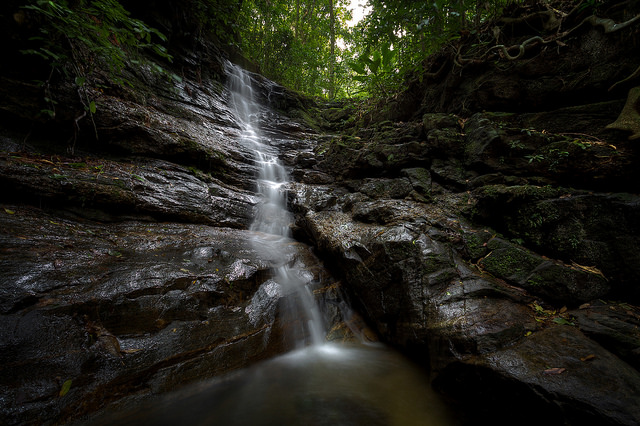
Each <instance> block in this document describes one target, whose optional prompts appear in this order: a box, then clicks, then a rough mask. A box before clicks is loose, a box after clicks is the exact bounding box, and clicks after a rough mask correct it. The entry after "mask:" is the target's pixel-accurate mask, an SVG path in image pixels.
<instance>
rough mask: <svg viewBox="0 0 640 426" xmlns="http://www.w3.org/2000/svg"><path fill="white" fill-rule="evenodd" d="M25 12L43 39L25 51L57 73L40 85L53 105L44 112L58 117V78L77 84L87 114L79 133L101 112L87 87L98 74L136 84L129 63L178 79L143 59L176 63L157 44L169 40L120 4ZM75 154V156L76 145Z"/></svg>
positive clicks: (33, 6) (60, 1) (40, 5)
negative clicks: (128, 75)
mask: <svg viewBox="0 0 640 426" xmlns="http://www.w3.org/2000/svg"><path fill="white" fill-rule="evenodd" d="M24 9H26V10H27V11H29V12H30V13H31V14H32V15H33V16H34V17H35V19H37V20H38V21H39V34H38V35H35V36H34V37H32V38H31V39H30V41H31V42H32V43H33V47H32V48H30V49H25V50H23V51H22V52H23V53H24V54H29V55H36V56H39V57H41V58H42V59H43V60H44V61H46V62H47V63H48V65H49V66H50V68H51V71H50V73H49V76H48V78H47V79H46V80H44V81H41V82H40V84H41V85H42V87H43V89H44V100H45V102H46V103H47V105H48V107H47V108H45V109H43V110H42V113H44V114H46V115H49V116H50V117H51V118H55V115H56V105H57V102H56V100H55V97H54V95H53V93H52V90H51V79H52V77H54V75H61V76H62V78H63V79H66V80H68V81H71V82H73V83H74V84H75V86H76V89H77V91H78V95H79V98H80V101H81V102H82V104H83V105H84V109H85V113H84V114H83V115H82V116H80V117H78V118H76V128H78V126H77V122H78V120H80V119H82V118H83V117H84V116H86V115H87V114H88V115H89V116H90V117H91V119H92V121H93V115H94V114H95V113H96V112H97V110H98V106H97V104H96V102H95V100H92V99H90V95H89V90H88V87H87V86H88V82H89V81H91V80H92V79H93V77H94V75H95V73H96V71H98V70H106V71H107V76H108V77H109V78H110V79H111V80H112V81H114V82H115V83H117V84H120V85H131V83H130V82H129V81H127V80H126V79H125V78H124V77H123V76H122V71H123V69H124V68H125V66H126V64H127V62H130V63H132V64H134V65H138V66H143V65H145V66H148V67H149V69H150V70H151V71H152V72H156V73H160V74H165V75H167V76H168V77H170V78H172V79H177V78H178V77H177V76H175V75H173V74H169V73H167V72H166V71H165V70H164V69H163V68H162V67H160V66H159V65H158V64H156V63H155V62H152V61H149V60H145V59H143V57H142V52H145V51H146V52H153V53H154V54H155V55H157V56H159V57H161V58H164V59H166V60H171V56H170V55H169V54H168V52H167V50H166V48H165V47H164V46H163V45H161V44H160V43H158V42H156V40H159V41H160V42H164V41H166V37H165V36H164V35H163V34H162V33H160V32H159V31H158V30H156V29H154V28H151V27H149V26H147V25H146V24H145V23H144V22H142V21H140V20H138V19H134V18H131V17H130V16H129V12H127V11H126V10H125V9H124V8H123V7H122V5H121V4H120V3H119V2H118V1H117V0H80V1H74V2H71V1H67V0H55V1H54V0H32V1H31V2H30V3H29V4H27V5H25V6H24ZM94 130H95V125H94ZM76 136H77V135H75V136H74V138H73V143H75V137H76ZM96 137H97V132H96ZM70 150H71V151H73V144H72V145H71V146H70Z"/></svg>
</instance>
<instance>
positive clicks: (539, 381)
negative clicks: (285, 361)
mask: <svg viewBox="0 0 640 426" xmlns="http://www.w3.org/2000/svg"><path fill="white" fill-rule="evenodd" d="M526 12H527V13H525V14H524V18H523V17H522V15H518V18H513V17H511V18H509V17H506V18H505V20H503V21H502V22H501V23H499V24H497V26H498V27H499V28H500V31H501V33H500V39H499V41H500V43H501V45H502V46H503V47H504V49H493V50H490V51H489V50H487V51H474V50H473V49H478V47H477V46H478V44H477V43H474V42H473V40H469V41H468V42H464V41H463V42H461V44H460V45H459V46H458V47H457V48H456V49H454V50H453V51H449V52H447V51H443V53H442V54H441V55H436V56H434V57H433V58H430V59H429V60H430V61H433V69H432V70H431V72H430V73H428V74H427V75H424V76H422V77H423V78H421V79H418V78H416V79H415V80H414V81H411V82H410V83H409V87H408V89H407V91H406V92H405V93H402V94H400V95H398V96H397V97H396V98H394V99H393V100H390V101H388V102H387V103H386V105H384V106H381V107H378V108H374V109H372V110H369V111H368V112H366V113H364V114H362V115H361V116H357V114H360V113H361V112H360V111H358V110H356V109H355V108H353V107H352V106H350V105H348V103H347V104H346V105H344V104H343V105H338V104H332V105H320V104H315V103H314V102H312V101H311V100H308V99H304V98H302V97H300V96H298V95H296V94H293V93H291V92H289V91H287V90H286V89H284V88H282V87H280V86H278V85H275V84H274V83H272V82H269V81H266V80H265V79H263V78H261V77H260V76H259V75H253V76H252V78H253V84H254V87H255V88H256V91H257V92H258V95H259V97H260V99H261V100H262V102H263V105H264V110H263V111H261V113H260V114H259V117H258V118H257V119H258V120H259V122H260V126H261V128H262V129H263V131H264V132H265V134H266V135H268V137H269V138H270V140H271V144H272V146H273V147H275V148H277V149H278V150H279V152H280V158H281V159H282V161H283V162H284V163H285V164H286V165H287V166H288V167H289V168H290V170H291V176H292V178H293V181H292V182H291V183H290V184H289V185H288V188H287V193H288V198H289V205H290V208H291V210H292V211H293V212H294V213H295V215H296V224H295V229H294V236H295V237H296V238H297V240H298V241H301V242H292V243H291V244H290V245H289V246H288V248H287V256H288V258H289V259H290V261H289V262H290V263H291V264H299V265H305V266H304V267H305V268H306V269H308V270H309V271H311V274H310V276H309V280H310V281H313V282H315V283H317V284H318V290H317V291H316V294H317V296H318V299H319V300H320V303H321V304H322V305H323V306H324V307H325V311H326V312H327V313H328V317H329V318H330V320H329V322H330V324H329V328H332V331H331V332H330V338H332V339H356V338H357V337H358V336H357V335H358V334H359V337H360V338H361V339H362V340H365V341H366V340H372V339H377V338H378V337H376V335H377V336H379V338H380V339H381V340H382V341H384V342H385V343H387V344H389V345H391V346H394V347H396V348H399V349H401V350H402V351H403V352H405V353H406V354H408V355H410V356H411V357H412V358H413V359H414V360H415V361H417V362H418V363H420V364H421V365H423V366H424V367H426V368H428V369H429V370H430V373H431V378H432V382H433V386H434V387H435V388H436V389H438V390H439V391H440V392H441V393H442V394H443V395H445V396H447V397H448V398H450V399H451V401H452V403H453V404H458V405H459V407H460V408H461V410H460V411H462V412H465V413H469V414H466V415H463V418H462V422H463V423H467V422H469V423H470V422H472V421H473V422H477V421H478V419H483V420H491V421H493V422H494V423H498V424H506V423H510V422H511V423H512V422H514V421H517V422H518V423H522V424H540V423H541V422H544V423H545V424H584V423H589V424H592V423H594V422H597V423H598V424H603V425H633V424H637V423H638V422H639V421H640V403H639V402H638V398H637V396H638V395H639V394H640V373H639V372H638V367H639V366H640V358H639V357H640V352H639V348H640V331H639V329H638V326H639V325H640V309H639V308H638V307H636V306H635V305H636V304H637V303H638V301H639V298H640V293H639V291H638V283H637V281H638V273H639V272H640V271H639V270H638V268H639V266H638V265H640V262H639V260H640V259H638V256H639V255H638V253H640V250H639V247H638V234H639V231H640V229H639V228H638V224H639V223H640V204H639V200H640V198H639V197H638V194H637V187H636V185H637V183H636V182H638V177H639V176H638V174H639V173H640V172H639V169H638V167H637V165H638V164H639V158H638V154H639V152H638V148H637V146H636V143H635V142H634V141H633V140H629V136H631V137H633V130H632V129H628V128H621V127H620V126H609V127H610V128H607V126H608V125H610V124H611V123H614V122H616V121H617V120H618V119H619V117H620V116H621V113H623V112H624V111H628V110H629V108H631V110H633V109H634V108H635V103H634V102H635V101H633V99H634V98H633V96H631V97H629V99H630V100H629V101H627V95H628V94H629V93H631V94H632V93H633V91H632V90H630V89H631V88H632V87H633V84H636V83H637V82H636V83H634V80H632V79H631V80H626V81H624V82H623V80H625V79H626V78H627V77H629V76H633V73H634V70H635V69H636V68H637V67H638V66H640V62H638V57H639V56H638V55H637V52H638V48H637V37H638V36H637V28H638V26H637V25H635V24H634V22H635V21H632V20H633V19H634V17H635V16H636V15H637V13H639V12H640V11H637V10H633V9H632V8H631V7H630V6H629V5H628V4H627V5H626V6H624V5H623V6H620V7H618V8H612V9H611V10H610V11H609V12H610V13H609V14H608V15H607V16H602V17H601V18H603V19H604V18H606V19H611V22H612V23H613V24H615V23H624V22H629V21H631V23H629V24H628V25H626V26H624V27H622V28H618V29H616V30H615V31H608V30H607V28H610V26H607V24H603V23H602V22H603V21H597V22H596V21H594V22H592V21H593V20H589V19H590V18H589V16H591V15H588V16H587V15H579V14H577V13H576V14H574V15H570V16H568V17H565V19H564V20H562V22H561V24H559V23H557V22H556V23H552V24H549V23H548V22H547V21H548V19H550V18H551V16H552V14H553V11H549V10H547V9H541V10H533V11H531V10H528V11H526ZM553 16H554V17H556V18H558V17H557V16H556V15H553ZM542 18H544V19H542ZM540 19H542V20H540ZM556 20H557V19H556ZM534 24H535V25H542V26H541V27H539V28H536V34H542V35H543V36H544V37H543V36H540V40H537V39H535V40H533V41H529V40H530V39H531V38H532V33H531V27H532V25H534ZM613 24H609V25H613ZM558 25H561V26H560V27H558ZM545 31H547V32H546V33H545ZM564 33H566V34H564ZM493 34H496V33H495V32H493ZM554 34H555V35H554ZM559 35H562V37H559ZM554 37H555V38H554ZM494 44H495V43H494ZM181 47H182V48H183V49H182V50H181V53H180V54H179V55H176V59H177V61H176V63H175V64H174V65H173V66H174V67H175V69H180V70H182V72H183V76H184V78H183V80H182V81H181V82H180V83H178V84H175V85H172V86H169V85H167V84H166V83H165V82H163V80H161V79H160V78H159V77H157V76H154V75H152V74H146V73H141V72H140V71H139V70H137V71H136V70H131V77H130V78H131V79H133V80H135V81H136V85H135V89H123V88H121V87H112V88H109V89H106V90H105V89H102V90H99V89H95V90H94V89H92V90H94V91H93V92H92V97H93V98H94V99H95V100H96V104H97V108H98V109H97V113H96V114H95V115H94V117H93V120H94V122H93V123H90V122H89V121H88V120H84V121H81V122H80V124H79V127H78V128H76V129H75V130H74V127H73V123H74V121H73V117H75V115H74V114H72V112H73V108H74V105H75V107H78V105H77V100H76V97H77V95H76V94H75V93H73V90H72V89H70V88H69V87H66V86H65V85H64V84H61V85H60V87H59V88H58V90H59V91H60V93H61V94H63V96H64V94H65V93H66V98H64V99H65V100H66V101H67V102H68V104H67V106H68V108H67V109H68V110H69V111H70V112H69V114H70V115H69V117H66V119H65V117H61V118H60V119H59V120H58V121H57V122H54V123H50V122H48V123H45V122H43V121H38V120H36V121H34V120H33V111H34V108H35V109H36V110H37V109H38V108H39V107H38V106H37V105H38V102H39V99H40V97H41V93H39V89H38V88H37V87H35V86H34V85H32V84H31V83H29V82H28V81H24V79H22V78H20V75H19V74H20V72H19V67H18V68H14V67H7V66H6V65H5V66H3V68H2V77H1V78H2V84H1V85H0V91H2V98H1V101H0V112H1V114H0V119H1V124H2V128H1V131H0V135H1V138H0V142H1V147H2V150H3V151H2V153H1V154H0V182H2V185H3V187H4V190H3V197H2V200H1V201H2V206H1V207H2V210H0V220H1V221H2V226H1V227H0V228H1V229H2V230H1V232H0V239H1V241H2V245H1V247H2V248H1V250H2V257H1V258H0V262H1V264H2V268H1V270H2V272H1V275H2V280H1V283H0V285H1V288H0V294H1V295H2V296H1V299H0V306H1V307H2V311H1V312H0V313H1V317H0V318H1V319H0V321H1V322H2V325H3V326H2V327H0V329H1V330H2V331H0V333H2V334H1V337H0V346H1V347H2V351H1V353H2V355H1V356H2V363H1V366H0V369H1V371H2V374H1V376H2V379H1V380H2V384H3V386H2V389H3V390H2V398H1V401H2V409H1V411H2V416H3V420H4V422H5V423H9V424H12V423H54V424H55V423H64V422H67V421H71V420H78V419H82V418H84V417H83V416H87V415H90V414H91V413H93V412H95V411H96V410H99V409H100V408H102V407H105V406H107V405H109V404H111V405H109V406H110V407H113V406H118V405H123V406H126V405H127V404H132V403H135V402H136V401H139V400H141V399H144V398H145V396H147V395H150V394H158V393H162V392H163V391H167V390H170V389H174V388H176V387H178V386H180V385H183V384H185V383H188V382H192V381H195V380H198V379H202V378H206V377H213V376H216V375H220V374H223V373H225V372H229V371H231V370H234V369H238V368H241V367H243V366H247V365H250V364H252V363H255V362H257V361H259V360H262V359H265V358H268V357H271V356H273V355H275V354H278V353H282V352H283V351H285V350H287V349H288V348H290V347H291V342H290V341H289V340H288V338H287V336H288V335H289V334H287V333H284V332H283V330H291V329H295V324H292V323H291V322H290V321H291V319H289V318H283V317H282V316H281V315H280V312H281V311H280V309H279V306H281V304H282V303H285V302H284V300H283V297H282V296H281V295H279V294H275V293H273V292H269V291H267V287H265V286H264V284H265V283H267V282H268V280H269V278H270V273H271V272H270V267H271V264H270V258H269V256H268V253H264V252H261V251H260V250H258V249H256V247H255V246H254V245H252V244H251V243H250V241H251V239H252V233H251V232H250V231H247V229H248V225H249V224H250V222H251V220H252V217H253V214H254V213H253V212H254V210H255V207H256V205H257V204H258V203H259V202H260V198H259V196H258V194H256V191H255V185H254V180H255V176H256V169H255V164H254V161H253V156H252V153H251V152H249V151H248V150H247V148H246V147H244V146H243V145H242V144H241V143H240V141H239V133H240V131H239V125H238V123H237V122H236V121H235V119H234V116H233V114H232V112H231V111H230V109H229V105H228V103H229V98H228V92H227V91H226V89H225V86H224V84H225V74H224V71H223V70H224V67H223V65H222V64H223V61H224V56H225V54H224V53H223V52H221V51H220V50H219V49H218V48H217V47H215V44H211V43H208V42H206V41H203V40H200V41H198V42H193V43H192V45H190V46H188V48H184V47H185V46H184V45H181ZM488 49H489V48H488ZM519 52H522V54H521V55H520V53H519ZM16 58H18V56H16ZM618 82H622V83H620V84H617V85H616V83H618ZM614 85H615V87H614V90H611V91H608V88H610V87H612V86H614ZM629 105H630V106H629ZM630 117H632V118H631V120H633V119H634V118H633V117H634V116H633V114H632V113H631V114H630ZM632 122H633V121H632ZM94 126H95V129H94ZM611 127H615V128H611ZM78 130H79V136H78V134H77V131H78ZM94 131H96V132H97V134H98V139H97V140H96V139H95V138H94V137H93V136H92V135H93V133H94ZM70 141H71V142H70ZM72 153H73V154H72ZM311 247H313V249H311ZM316 255H317V256H319V257H320V259H322V261H323V262H324V263H322V262H320V260H318V258H317V257H316ZM342 297H347V298H348V299H349V300H350V302H351V304H352V305H353V306H354V308H355V310H356V311H359V312H360V313H361V314H362V316H363V318H364V320H361V319H358V321H357V322H358V324H357V325H356V326H353V323H352V324H351V326H352V327H351V329H349V327H348V325H349V324H347V323H348V321H347V323H344V322H342V320H343V317H342V313H341V312H340V310H339V309H338V306H341V305H342V304H341V303H340V301H341V300H342V299H341V298H342ZM293 321H294V322H295V320H293ZM132 401H133V402H132ZM514 419H515V420H514Z"/></svg>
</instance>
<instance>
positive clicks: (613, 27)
mask: <svg viewBox="0 0 640 426" xmlns="http://www.w3.org/2000/svg"><path fill="white" fill-rule="evenodd" d="M545 14H546V12H545ZM637 21H640V15H636V16H634V17H633V18H631V19H629V20H627V21H625V22H621V23H616V22H615V21H613V20H612V19H609V18H599V17H597V16H595V15H591V16H589V17H587V18H585V19H583V20H582V22H580V23H579V24H578V25H576V26H575V27H573V28H571V29H570V30H567V31H564V32H562V33H559V34H557V35H556V36H553V37H552V38H550V39H548V40H545V39H544V38H542V37H540V36H533V37H531V38H528V39H527V40H525V41H523V42H522V43H521V44H519V45H518V44H516V45H513V46H509V47H507V46H505V45H504V44H499V45H496V46H493V47H491V48H490V49H489V50H487V51H486V52H485V53H484V54H483V55H482V56H480V57H479V58H463V57H462V56H461V55H460V49H461V48H458V52H457V53H456V56H455V58H454V63H455V64H456V65H457V66H459V67H462V66H463V65H464V64H467V63H471V62H480V61H483V60H484V59H485V58H486V57H487V56H489V54H490V53H491V52H492V51H493V50H496V49H498V50H500V52H501V53H502V56H503V57H505V58H506V59H508V60H510V61H515V60H517V59H520V58H521V57H522V56H524V53H525V49H526V47H527V46H528V45H532V43H534V42H537V43H542V44H548V43H551V42H554V41H555V42H558V43H561V42H560V41H559V40H560V39H561V38H564V37H566V36H568V35H569V34H571V33H572V32H574V31H575V30H577V29H578V28H580V27H581V26H582V25H584V24H591V26H594V27H596V26H601V27H602V28H603V29H604V32H605V34H609V33H612V32H615V31H619V30H622V29H624V28H627V27H629V26H631V25H633V24H634V23H636V22H637ZM515 48H517V49H518V54H517V55H515V56H513V55H511V54H510V53H509V51H510V50H513V49H515ZM638 73H640V69H638V70H637V71H636V72H634V73H633V76H632V77H635V76H636V75H637V74H638ZM632 77H629V78H627V79H625V80H623V81H622V82H624V81H626V80H628V79H630V78H632ZM622 82H619V83H622ZM617 84H618V83H616V85H617ZM614 86H615V85H614ZM612 88H613V86H612ZM609 90H611V89H609Z"/></svg>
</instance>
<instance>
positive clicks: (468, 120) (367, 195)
mask: <svg viewBox="0 0 640 426" xmlns="http://www.w3.org/2000/svg"><path fill="white" fill-rule="evenodd" d="M470 78H471V79H473V77H470ZM541 90H544V88H543V89H541ZM434 93H435V92H434ZM428 95H429V94H428V93H427V96H428ZM509 96H511V95H509ZM425 99H426V98H425ZM505 99H507V98H505ZM418 102H419V101H418ZM451 102H455V99H451ZM581 102H582V103H581ZM620 105H621V102H620V101H618V100H616V101H604V102H602V100H601V99H598V98H597V96H596V97H594V98H587V99H583V98H581V99H579V100H576V104H575V105H567V106H566V107H563V108H560V109H555V110H552V111H543V112H536V113H526V114H514V113H501V112H483V113H477V114H473V115H470V116H468V117H464V118H458V117H455V116H451V115H449V114H438V113H427V114H424V115H423V116H422V117H421V119H420V120H419V121H418V120H417V119H415V120H414V121H412V122H408V123H406V122H404V123H403V122H395V123H391V122H380V123H372V124H371V126H369V127H367V128H365V129H358V130H354V131H353V133H352V135H350V136H349V135H341V136H340V137H335V138H332V139H326V140H319V141H318V145H317V146H316V147H315V148H314V149H313V154H315V158H314V157H312V156H311V155H310V154H306V155H305V157H304V164H303V162H300V163H299V164H297V163H296V162H293V163H292V166H293V167H294V176H296V178H297V179H296V180H297V182H295V183H293V184H291V185H290V186H289V188H288V191H289V201H290V205H291V208H292V209H293V211H294V212H296V214H297V217H298V220H297V223H296V226H297V228H296V232H297V234H296V235H298V236H300V238H305V239H307V240H309V241H311V242H312V243H313V244H314V245H316V246H317V248H318V251H319V253H320V254H321V255H322V257H323V258H325V259H326V260H327V262H328V263H329V265H330V267H331V269H332V270H333V271H334V272H335V274H336V275H337V276H339V277H340V278H342V281H343V282H344V285H345V288H346V289H347V290H348V292H349V294H350V296H351V298H352V300H353V301H354V303H355V304H356V305H357V306H358V307H361V310H362V312H363V314H365V320H366V321H368V322H369V324H371V326H372V327H373V328H374V329H375V330H376V331H377V332H378V333H379V334H380V337H381V339H382V340H383V341H386V342H388V343H390V344H392V345H395V346H397V347H400V348H402V349H403V350H405V351H406V352H407V353H410V354H411V355H412V356H413V357H414V358H416V359H418V360H420V361H421V362H422V363H424V364H425V365H428V366H429V368H430V370H431V374H432V379H433V384H434V386H436V387H437V388H438V389H440V390H441V391H442V392H443V393H445V394H448V395H449V396H451V397H452V398H453V399H457V400H459V401H460V408H461V410H462V411H464V408H467V409H469V412H471V413H473V414H471V415H470V417H469V418H467V419H466V421H468V422H470V423H473V422H477V420H478V419H486V420H487V421H488V422H496V423H497V424H510V423H511V422H513V421H514V419H517V421H519V422H522V423H523V424H541V423H548V424H565V423H569V424H579V423H585V422H593V421H597V422H599V423H602V424H611V425H613V424H627V425H633V424H636V423H638V421H640V405H639V404H638V402H637V401H635V400H634V398H633V395H636V394H637V392H638V388H639V386H640V376H639V374H638V371H637V368H638V367H637V366H638V364H637V362H638V359H637V350H636V349H637V344H638V335H637V329H636V328H635V327H636V325H637V322H638V318H640V309H638V308H637V307H636V306H634V305H635V304H637V301H638V300H640V299H639V298H638V297H639V296H638V293H637V285H636V281H637V280H636V277H637V275H638V273H637V271H636V268H637V265H638V264H639V263H640V262H638V259H637V253H638V252H640V248H639V247H638V243H637V241H638V237H640V235H639V232H638V231H639V230H638V229H637V225H636V224H637V223H640V222H638V220H636V219H637V218H636V216H637V207H638V202H637V197H636V195H635V186H634V184H633V183H632V182H636V181H637V180H638V168H637V163H638V157H637V155H638V150H637V149H636V147H634V146H633V145H631V143H629V142H628V141H627V140H626V136H625V135H622V134H618V133H613V132H609V131H607V130H606V129H605V126H606V125H607V124H608V123H610V122H612V121H613V120H615V117H616V115H617V112H616V110H615V108H614V107H616V106H620ZM556 108H557V107H556ZM416 109H417V107H415V108H414V109H413V111H415V110H416ZM510 110H513V108H511V109H510ZM381 115H382V116H384V111H383V112H382V113H381ZM403 117H404V119H406V118H407V117H405V116H403ZM414 118H415V117H414ZM417 127H418V128H419V127H421V129H422V130H421V131H416V128H417ZM585 132H588V134H587V133H585ZM309 167H311V169H312V170H315V171H319V172H322V173H324V174H327V175H330V176H332V177H333V178H334V180H333V181H331V180H329V179H325V180H323V181H322V182H314V181H313V180H310V179H306V178H305V176H308V175H309V171H308V169H309ZM297 170H300V171H297ZM303 170H304V171H303ZM298 177H299V178H298ZM625 191H626V192H625ZM634 348H635V349H634ZM596 361H597V362H596ZM608 389H609V390H611V391H610V392H612V394H614V395H612V396H611V397H603V398H599V397H598V396H597V395H600V394H601V393H602V392H603V391H607V390H608ZM613 389H615V390H613ZM478 395H482V396H481V397H479V398H478ZM618 396H619V397H618ZM487 407H491V408H487ZM594 419H597V420H594Z"/></svg>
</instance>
